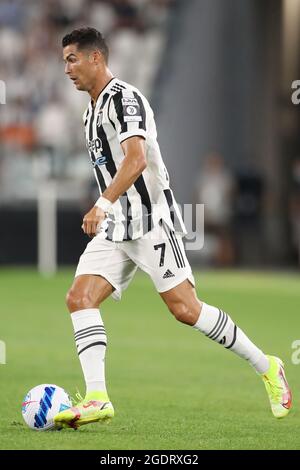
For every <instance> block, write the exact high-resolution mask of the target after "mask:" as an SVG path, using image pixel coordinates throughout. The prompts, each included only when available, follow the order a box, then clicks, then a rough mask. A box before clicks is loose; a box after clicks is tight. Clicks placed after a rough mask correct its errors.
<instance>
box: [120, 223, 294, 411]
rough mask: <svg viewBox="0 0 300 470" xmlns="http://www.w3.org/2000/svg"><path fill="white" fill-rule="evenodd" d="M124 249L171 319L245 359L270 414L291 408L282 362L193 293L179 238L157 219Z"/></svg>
mask: <svg viewBox="0 0 300 470" xmlns="http://www.w3.org/2000/svg"><path fill="white" fill-rule="evenodd" d="M127 251H128V255H129V256H130V257H131V258H132V259H133V260H134V262H135V263H136V264H137V265H138V266H139V267H140V268H141V269H143V270H144V271H145V272H147V273H148V274H149V275H150V276H151V278H152V280H153V282H154V284H155V286H156V288H157V290H158V292H159V293H160V295H161V297H162V299H163V300H164V302H165V303H166V305H167V306H168V308H169V310H170V312H171V313H172V314H173V315H174V316H175V318H176V319H177V320H178V321H180V322H182V323H185V324H187V325H190V326H192V327H193V328H195V329H196V330H199V331H201V332H202V333H204V334H205V335H206V336H207V337H208V338H210V339H212V340H213V341H215V342H217V343H219V344H221V345H222V346H224V347H225V348H226V349H229V350H231V351H232V352H234V353H235V354H237V355H238V356H240V357H241V358H243V359H245V360H246V361H248V362H249V364H251V366H253V368H254V369H255V370H256V372H257V373H258V374H260V375H261V377H262V379H263V381H264V383H265V385H266V389H267V392H268V396H269V399H270V402H271V408H272V411H273V414H274V416H276V417H277V418H281V417H284V416H286V415H287V414H288V412H289V409H290V408H291V392H290V389H289V387H288V384H287V382H286V379H285V375H284V369H283V363H282V362H281V360H280V359H278V358H276V357H273V356H267V355H265V354H264V353H263V352H262V351H261V350H260V349H259V348H258V347H257V346H256V345H255V344H254V343H253V342H252V341H251V340H250V339H249V338H248V337H247V336H246V334H245V333H244V332H243V331H242V330H241V329H240V328H239V327H238V326H237V325H236V324H235V323H234V321H233V320H232V319H231V317H230V316H229V315H228V314H227V313H225V312H223V310H221V309H219V308H216V307H213V306H211V305H208V304H206V303H205V302H202V301H200V300H199V299H198V298H197V295H196V291H195V288H194V278H193V275H192V271H191V267H190V265H189V262H188V260H187V257H186V254H185V250H184V246H183V243H182V239H181V237H180V236H178V235H176V233H174V232H172V231H171V230H170V229H169V227H167V226H166V225H165V224H164V223H163V224H161V225H160V226H157V227H156V228H154V229H153V230H152V232H149V234H147V235H146V236H144V237H143V238H141V239H139V240H137V241H135V242H132V244H131V245H128V246H127ZM129 251H130V253H129Z"/></svg>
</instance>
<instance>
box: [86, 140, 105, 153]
mask: <svg viewBox="0 0 300 470" xmlns="http://www.w3.org/2000/svg"><path fill="white" fill-rule="evenodd" d="M87 148H88V151H89V153H99V152H102V150H103V149H102V141H101V139H99V137H97V139H93V140H88V141H87Z"/></svg>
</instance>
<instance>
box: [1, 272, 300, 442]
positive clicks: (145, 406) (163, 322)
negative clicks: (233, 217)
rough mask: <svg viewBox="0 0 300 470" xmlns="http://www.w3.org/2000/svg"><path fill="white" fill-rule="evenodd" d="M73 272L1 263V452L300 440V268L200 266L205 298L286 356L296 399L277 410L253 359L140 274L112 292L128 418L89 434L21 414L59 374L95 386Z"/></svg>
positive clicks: (111, 357)
mask: <svg viewBox="0 0 300 470" xmlns="http://www.w3.org/2000/svg"><path fill="white" fill-rule="evenodd" d="M72 276H73V272H72V270H63V271H60V272H59V274H58V275H57V276H55V277H54V278H52V279H44V278H41V277H40V276H39V275H38V274H36V273H35V271H33V270H17V269H2V270H0V294H1V307H0V310H1V328H0V340H2V341H5V343H6V347H7V364H6V365H0V374H1V387H0V403H1V420H0V448H1V449H105V450H112V449H122V450H124V449H149V450H150V449H151V450H157V449H174V450H181V449H189V450H195V449H197V450H198V449H299V448H300V435H299V422H300V411H299V405H300V400H299V393H300V364H299V365H294V364H293V363H292V360H291V357H292V353H293V350H292V343H293V341H295V340H297V339H298V340H299V339H300V311H299V301H300V277H299V276H297V275H288V274H271V273H265V274H262V273H247V272H230V271H229V272H208V273H197V274H196V280H197V291H198V294H199V297H200V298H202V299H204V300H205V301H207V302H208V303H211V304H213V305H217V306H221V307H222V308H223V309H224V310H225V311H227V312H228V313H230V314H231V316H232V317H233V318H234V319H235V320H236V322H237V323H238V324H239V326H240V327H241V328H243V329H244V330H245V331H246V332H247V334H248V335H249V337H250V338H251V339H253V340H254V341H255V342H256V344H257V345H259V346H260V347H261V348H262V349H264V350H265V351H266V352H268V353H271V354H272V353H273V354H277V355H279V356H280V357H281V358H282V359H283V360H284V361H285V363H286V370H287V377H288V379H289V381H290V384H291V386H292V389H293V394H294V408H293V410H292V412H291V414H290V415H289V416H288V417H287V418H286V419H285V420H282V421H280V420H279V421H276V420H275V418H273V417H272V415H271V411H270V409H269V404H268V401H267V395H266V393H265V390H264V387H263V384H262V382H261V380H260V378H259V377H258V376H257V375H256V374H255V373H254V371H253V370H252V369H251V367H249V366H248V365H247V364H246V363H245V362H244V361H242V360H241V359H240V358H238V357H236V356H235V355H234V354H232V353H231V352H229V351H227V350H225V349H223V348H222V347H221V346H219V345H217V344H215V343H213V342H212V341H210V340H208V339H207V338H205V337H204V336H202V335H201V334H200V333H199V332H197V331H195V330H193V329H191V328H190V327H187V326H184V325H182V324H180V323H178V322H176V321H175V320H174V319H173V318H172V316H171V314H169V313H168V311H167V309H166V307H165V306H164V304H163V303H162V301H161V300H160V297H159V296H158V295H157V294H156V292H155V290H154V287H153V286H152V283H151V280H150V279H149V278H147V277H146V276H144V275H143V274H139V275H137V276H136V278H135V280H134V281H133V283H132V284H131V286H130V287H129V289H128V290H127V291H126V292H125V293H124V295H123V299H122V301H121V302H114V301H113V300H108V301H107V302H105V304H104V305H103V307H102V316H103V319H104V323H105V326H106V331H107V334H108V350H107V366H106V370H107V384H108V390H109V393H110V397H111V400H112V402H113V404H114V406H115V410H116V416H115V418H114V420H113V421H112V422H111V423H110V424H108V425H105V424H103V425H102V424H93V425H89V426H85V427H83V428H81V429H80V430H79V431H77V432H74V431H73V430H64V431H61V432H42V433H37V432H34V431H31V430H30V429H28V428H27V427H26V426H25V424H24V423H23V418H22V416H21V403H22V399H23V397H24V395H25V394H26V392H27V391H28V390H29V389H30V388H32V387H33V386H35V385H37V384H40V383H56V384H57V385H60V386H62V387H64V388H65V389H66V390H67V391H68V392H69V393H70V394H71V395H75V392H76V387H78V388H79V390H80V391H81V392H84V384H83V380H82V374H81V369H80V364H79V360H78V357H77V355H76V352H75V346H74V342H73V334H72V326H71V322H70V319H69V317H68V313H67V311H66V307H65V304H64V298H65V292H66V290H67V288H68V286H69V285H70V284H71V282H72Z"/></svg>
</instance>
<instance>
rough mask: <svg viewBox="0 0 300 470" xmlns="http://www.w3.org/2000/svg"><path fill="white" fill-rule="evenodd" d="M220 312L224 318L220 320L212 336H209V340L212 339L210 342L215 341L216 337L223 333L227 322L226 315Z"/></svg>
mask: <svg viewBox="0 0 300 470" xmlns="http://www.w3.org/2000/svg"><path fill="white" fill-rule="evenodd" d="M221 312H222V313H223V315H224V316H223V318H222V320H221V323H220V325H219V327H218V329H217V331H216V332H215V333H214V334H213V335H212V336H210V339H212V340H215V339H217V337H218V336H220V334H221V333H222V332H223V331H224V328H225V326H226V324H227V322H228V316H227V315H226V313H224V312H223V311H222V310H221Z"/></svg>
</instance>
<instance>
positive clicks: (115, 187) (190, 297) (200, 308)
mask: <svg viewBox="0 0 300 470" xmlns="http://www.w3.org/2000/svg"><path fill="white" fill-rule="evenodd" d="M62 46H63V57H64V61H65V73H66V74H67V76H68V77H69V78H70V79H71V80H72V81H73V83H74V85H75V87H76V88H77V90H82V91H86V92H88V93H89V95H90V97H91V100H90V103H89V105H88V108H87V110H86V111H85V113H84V116H83V122H84V126H85V137H86V145H87V149H88V152H89V156H90V159H91V164H92V167H93V170H94V173H95V177H96V179H97V182H98V185H99V191H100V197H99V199H98V200H97V201H95V205H94V207H92V208H91V210H90V211H89V212H88V213H87V214H86V215H85V216H84V218H83V224H82V229H83V231H84V232H85V233H86V234H87V235H89V236H90V237H91V238H92V240H91V241H90V242H89V243H88V244H87V247H86V249H85V251H84V253H83V254H82V256H81V257H80V260H79V264H78V267H77V271H76V274H75V279H74V282H73V285H72V287H71V289H70V290H69V292H68V295H67V305H68V309H69V311H70V313H71V319H72V323H73V327H74V334H75V342H76V347H77V351H78V356H79V359H80V362H81V366H82V370H83V374H84V378H85V382H86V395H85V397H84V398H83V399H82V401H80V402H79V403H77V405H75V406H73V407H72V408H70V409H68V410H65V411H62V412H61V413H59V414H58V415H56V417H55V422H56V425H57V426H58V427H73V428H78V427H79V426H81V425H83V424H88V423H93V422H96V421H102V420H106V419H110V418H112V417H113V416H114V408H113V405H112V403H111V402H110V400H109V397H108V393H107V390H106V384H105V371H104V358H105V350H106V333H105V328H104V325H103V321H102V318H101V315H100V313H99V306H100V305H101V304H102V303H103V302H104V300H105V299H106V298H107V297H109V296H110V295H112V297H113V298H115V299H120V297H121V293H122V291H123V290H124V289H126V288H127V286H128V285H129V283H130V281H131V280H132V278H133V276H134V274H135V272H136V270H137V267H140V268H141V269H142V270H143V271H145V272H146V273H148V274H149V275H150V277H151V279H152V281H153V282H154V284H155V286H156V289H157V291H158V292H159V295H160V296H161V298H162V300H163V301H164V302H165V304H166V305H167V307H168V309H169V310H170V312H171V313H172V314H173V315H174V317H175V318H176V319H177V320H178V321H180V322H182V323H185V324H187V325H190V326H191V327H193V328H195V329H196V330H198V331H200V332H201V333H204V334H205V335H206V336H208V337H209V338H210V339H211V340H213V341H216V342H217V343H219V344H221V345H222V346H223V347H225V348H227V349H230V350H231V351H233V352H234V353H235V354H237V355H238V356H240V357H241V358H243V359H245V360H246V361H247V362H248V363H249V364H250V365H251V366H252V367H253V368H254V370H255V371H256V372H257V373H258V374H260V376H261V378H262V380H263V382H264V384H265V387H266V390H267V393H268V397H269V400H270V404H271V409H272V412H273V415H274V416H275V417H276V418H283V417H284V416H286V415H287V414H288V412H289V410H290V408H291V391H290V388H289V386H288V384H287V381H286V378H285V373H284V366H283V363H282V361H281V360H280V359H278V358H277V357H274V356H269V355H265V354H264V353H263V352H262V351H261V350H260V349H259V348H258V347H257V346H256V345H255V344H253V343H252V341H251V340H250V339H249V338H248V337H247V336H246V335H245V333H244V332H243V331H242V330H241V329H240V328H239V327H238V326H237V325H236V324H235V323H234V321H233V320H232V319H231V317H230V316H229V315H228V314H227V313H225V312H224V311H223V310H221V309H220V308H217V307H213V306H211V305H208V304H207V303H205V302H203V301H201V300H200V299H198V298H197V294H196V291H195V282H194V277H193V274H192V271H191V267H190V265H189V262H188V260H187V257H186V254H185V250H184V246H183V242H182V237H183V236H184V235H185V234H186V230H185V227H184V223H183V221H182V218H181V215H180V212H179V210H178V206H177V203H176V201H175V199H174V196H173V193H172V190H171V189H170V184H169V177H168V172H167V170H166V168H165V166H164V163H163V160H162V157H161V154H160V150H159V146H158V143H157V134H156V126H155V121H154V117H153V111H152V109H151V107H150V105H149V103H148V101H147V99H146V98H145V97H144V96H143V95H142V93H140V92H139V90H137V89H136V88H135V87H133V86H132V85H129V84H128V83H125V82H123V81H122V80H119V79H118V78H116V77H114V76H113V75H112V73H111V71H110V70H109V68H108V48H107V45H106V42H105V40H104V38H103V37H102V35H101V33H100V32H99V31H97V30H96V29H93V28H82V29H77V30H74V31H72V32H71V33H70V34H67V35H66V36H65V37H64V38H63V40H62Z"/></svg>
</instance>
